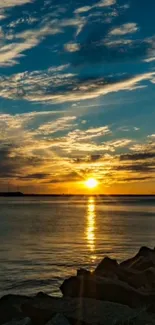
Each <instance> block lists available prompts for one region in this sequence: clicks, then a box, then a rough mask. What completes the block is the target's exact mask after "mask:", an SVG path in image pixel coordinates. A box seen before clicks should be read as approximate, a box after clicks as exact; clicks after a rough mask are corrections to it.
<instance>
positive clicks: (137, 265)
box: [120, 247, 155, 270]
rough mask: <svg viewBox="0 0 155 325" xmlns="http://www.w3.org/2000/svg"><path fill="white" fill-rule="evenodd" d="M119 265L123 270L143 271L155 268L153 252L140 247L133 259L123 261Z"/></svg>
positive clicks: (154, 254) (154, 253) (154, 251)
mask: <svg viewBox="0 0 155 325" xmlns="http://www.w3.org/2000/svg"><path fill="white" fill-rule="evenodd" d="M120 265H121V266H122V267H125V268H132V269H137V270H145V269H147V268H150V267H152V266H155V250H154V249H151V248H148V247H141V248H140V250H139V252H138V253H137V254H136V255H135V256H134V257H132V258H130V259H128V260H126V261H123V262H122V263H120Z"/></svg>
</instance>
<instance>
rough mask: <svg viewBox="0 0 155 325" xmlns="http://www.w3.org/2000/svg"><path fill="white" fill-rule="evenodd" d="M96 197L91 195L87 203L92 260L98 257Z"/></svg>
mask: <svg viewBox="0 0 155 325" xmlns="http://www.w3.org/2000/svg"><path fill="white" fill-rule="evenodd" d="M95 204H96V203H95V198H94V197H89V199H88V203H87V230H86V236H87V245H88V247H89V250H90V251H91V260H92V261H94V260H95V259H96V256H95V218H96V209H95V208H96V205H95Z"/></svg>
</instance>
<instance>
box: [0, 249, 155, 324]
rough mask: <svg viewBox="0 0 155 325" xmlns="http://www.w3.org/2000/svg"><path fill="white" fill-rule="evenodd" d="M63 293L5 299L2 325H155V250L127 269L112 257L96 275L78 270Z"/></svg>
mask: <svg viewBox="0 0 155 325" xmlns="http://www.w3.org/2000/svg"><path fill="white" fill-rule="evenodd" d="M60 290H61V292H62V294H63V296H62V297H52V296H50V295H47V294H45V293H42V292H40V293H38V294H36V295H35V296H24V295H12V294H9V295H6V296H3V297H2V298H1V299H0V325H1V324H6V323H7V324H10V325H16V324H18V325H28V324H31V325H46V324H48V325H52V324H53V325H54V324H61V325H89V324H91V325H92V324H101V325H116V324H117V325H126V324H131V322H130V323H129V320H130V321H132V324H136V325H143V324H144V325H145V324H152V325H153V324H155V307H154V306H155V249H150V248H147V247H141V248H140V250H139V252H138V253H137V254H136V255H135V256H134V257H132V258H130V259H127V260H125V261H123V262H121V263H118V262H117V261H116V260H115V259H111V258H109V257H107V256H106V257H104V258H103V260H102V261H101V262H100V263H99V264H98V265H97V267H96V269H95V270H94V271H92V272H90V271H89V270H86V269H79V270H77V274H76V275H75V276H71V277H70V278H68V279H65V280H64V281H63V283H62V284H61V286H60Z"/></svg>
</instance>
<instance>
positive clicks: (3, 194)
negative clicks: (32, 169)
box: [0, 192, 155, 197]
mask: <svg viewBox="0 0 155 325" xmlns="http://www.w3.org/2000/svg"><path fill="white" fill-rule="evenodd" d="M30 196H34V197H43V196H48V197H58V196H63V197H69V196H100V197H103V196H104V197H108V196H113V197H123V196H124V197H125V196H126V197H146V196H148V197H155V194H93V193H92V194H91V193H88V194H36V193H29V194H25V193H22V192H0V197H30Z"/></svg>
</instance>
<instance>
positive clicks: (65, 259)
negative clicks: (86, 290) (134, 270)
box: [0, 196, 155, 296]
mask: <svg viewBox="0 0 155 325" xmlns="http://www.w3.org/2000/svg"><path fill="white" fill-rule="evenodd" d="M144 245H147V246H149V247H154V246H155V197H108V196H107V197H93V196H92V197H91V196H90V197H87V196H86V197H76V196H72V197H65V196H62V197H61V196H58V197H19V198H18V197H14V198H11V197H8V198H7V197H5V198H2V197H1V198H0V296H3V295H5V294H9V293H16V294H17V293H18V294H19V293H20V294H26V295H32V294H35V293H37V292H39V291H43V292H45V293H48V294H52V295H56V296H60V295H61V292H60V290H59V286H60V285H61V283H62V282H63V280H64V279H65V278H67V277H69V276H71V275H74V274H76V270H77V269H78V268H80V267H83V268H86V269H91V270H93V269H94V268H95V267H96V265H97V264H98V263H99V261H100V260H101V259H102V258H103V257H104V256H106V255H108V256H110V257H113V258H116V259H117V260H118V261H122V260H123V259H126V258H128V257H130V256H132V255H134V254H135V253H136V252H137V250H138V249H139V248H140V247H141V246H144Z"/></svg>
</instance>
